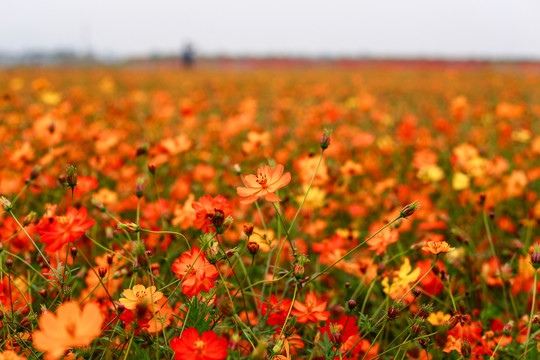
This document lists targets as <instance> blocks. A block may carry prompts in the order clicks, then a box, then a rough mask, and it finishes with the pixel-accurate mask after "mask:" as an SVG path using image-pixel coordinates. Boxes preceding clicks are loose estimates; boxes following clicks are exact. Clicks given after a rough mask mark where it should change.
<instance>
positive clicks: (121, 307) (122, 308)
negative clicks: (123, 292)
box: [116, 304, 126, 314]
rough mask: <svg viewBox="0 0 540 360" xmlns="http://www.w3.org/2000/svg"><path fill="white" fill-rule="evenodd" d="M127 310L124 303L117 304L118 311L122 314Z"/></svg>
mask: <svg viewBox="0 0 540 360" xmlns="http://www.w3.org/2000/svg"><path fill="white" fill-rule="evenodd" d="M125 310H126V307H125V306H124V304H116V311H117V312H118V313H119V314H121V313H123V312H124V311H125Z"/></svg>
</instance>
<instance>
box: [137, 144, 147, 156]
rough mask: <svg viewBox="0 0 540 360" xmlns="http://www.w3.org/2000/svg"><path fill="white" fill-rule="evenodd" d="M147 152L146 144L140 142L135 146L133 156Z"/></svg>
mask: <svg viewBox="0 0 540 360" xmlns="http://www.w3.org/2000/svg"><path fill="white" fill-rule="evenodd" d="M147 153H148V144H142V145H141V146H139V147H138V148H137V151H136V152H135V156H141V155H146V154H147Z"/></svg>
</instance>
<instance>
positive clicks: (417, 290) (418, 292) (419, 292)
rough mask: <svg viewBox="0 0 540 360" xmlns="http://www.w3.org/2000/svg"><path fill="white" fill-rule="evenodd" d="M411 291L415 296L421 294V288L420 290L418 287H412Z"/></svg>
mask: <svg viewBox="0 0 540 360" xmlns="http://www.w3.org/2000/svg"><path fill="white" fill-rule="evenodd" d="M412 293H413V295H414V297H415V298H417V297H419V296H422V290H420V289H418V288H416V289H414V290H413V292H412Z"/></svg>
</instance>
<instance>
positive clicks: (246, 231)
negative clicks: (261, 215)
mask: <svg viewBox="0 0 540 360" xmlns="http://www.w3.org/2000/svg"><path fill="white" fill-rule="evenodd" d="M244 234H246V236H247V237H248V239H249V237H250V236H251V235H252V234H253V224H251V223H247V224H244Z"/></svg>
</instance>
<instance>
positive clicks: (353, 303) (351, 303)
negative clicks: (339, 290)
mask: <svg viewBox="0 0 540 360" xmlns="http://www.w3.org/2000/svg"><path fill="white" fill-rule="evenodd" d="M356 305H357V304H356V301H355V300H349V302H348V303H347V306H348V307H349V310H353V309H354V308H355V307H356Z"/></svg>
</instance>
